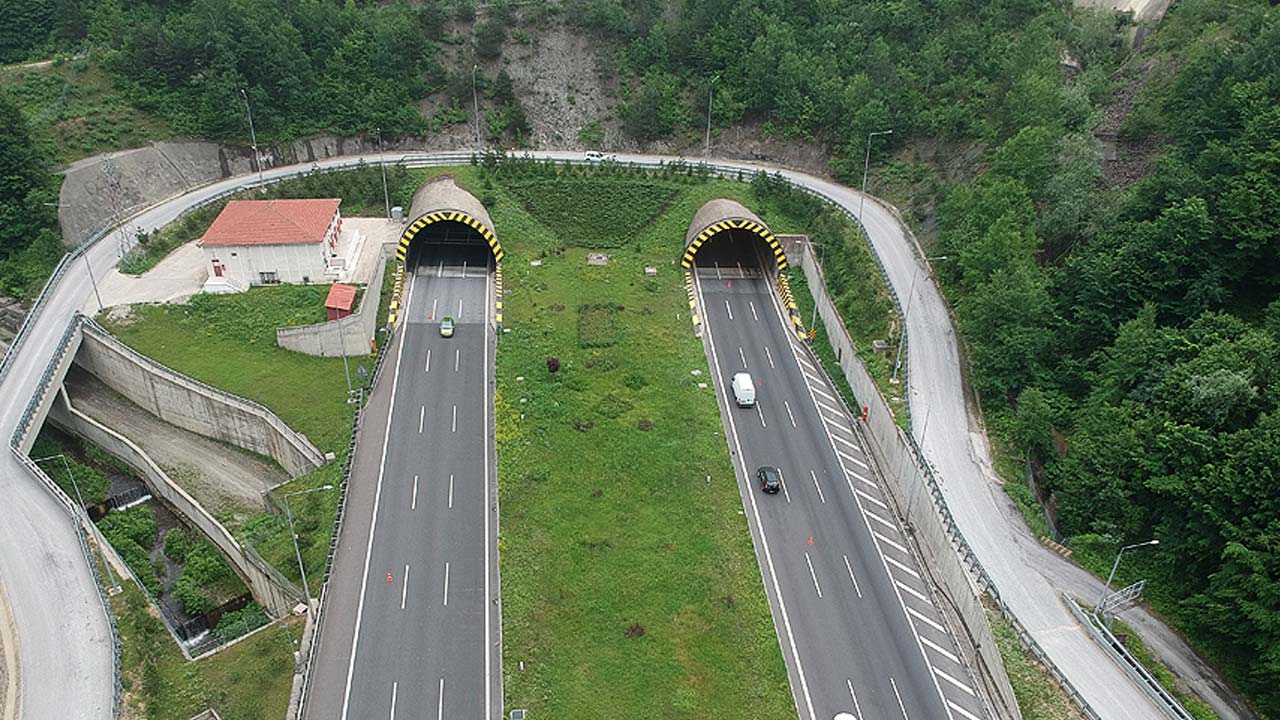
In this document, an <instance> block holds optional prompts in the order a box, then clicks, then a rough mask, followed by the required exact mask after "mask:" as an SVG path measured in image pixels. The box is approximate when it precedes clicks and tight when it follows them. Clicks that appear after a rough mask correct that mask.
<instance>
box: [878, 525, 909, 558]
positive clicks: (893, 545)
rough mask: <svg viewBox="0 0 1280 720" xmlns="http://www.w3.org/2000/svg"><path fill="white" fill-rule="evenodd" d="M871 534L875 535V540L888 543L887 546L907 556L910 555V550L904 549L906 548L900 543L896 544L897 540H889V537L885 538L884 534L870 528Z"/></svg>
mask: <svg viewBox="0 0 1280 720" xmlns="http://www.w3.org/2000/svg"><path fill="white" fill-rule="evenodd" d="M871 534H872V535H875V536H876V539H877V540H879V541H880V542H882V543H884V544H886V545H888V546H889V547H891V548H893V549H894V550H897V551H898V552H900V553H902V554H903V555H907V556H910V555H911V551H910V550H908V549H906V548H905V547H903V546H902V545H900V544H898V542H897V541H896V540H890V539H889V538H887V537H885V536H883V535H881V534H880V533H878V532H876V531H875V530H872V531H871Z"/></svg>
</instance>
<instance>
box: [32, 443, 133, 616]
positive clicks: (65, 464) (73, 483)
mask: <svg viewBox="0 0 1280 720" xmlns="http://www.w3.org/2000/svg"><path fill="white" fill-rule="evenodd" d="M46 460H61V461H62V467H64V468H66V470H67V477H69V478H71V487H72V488H74V489H75V491H76V502H77V503H79V505H78V507H79V508H80V512H82V513H87V512H88V511H86V510H85V509H84V496H82V495H81V494H80V484H79V483H77V482H76V475H75V473H73V472H71V463H69V462H67V456H66V455H63V454H62V453H59V454H57V455H50V456H49V457H42V458H35V459H32V461H31V462H33V463H42V462H45V461H46ZM102 564H103V565H105V566H106V568H107V577H109V578H110V579H111V587H112V590H111V592H113V593H114V592H115V588H118V587H119V586H120V583H118V582H116V574H115V572H114V571H112V569H111V561H110V560H107V559H106V556H105V555H104V556H103V558H102Z"/></svg>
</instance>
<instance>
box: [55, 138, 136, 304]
mask: <svg viewBox="0 0 1280 720" xmlns="http://www.w3.org/2000/svg"><path fill="white" fill-rule="evenodd" d="M108 159H109V158H108ZM43 204H44V205H48V206H49V207H56V208H65V207H71V206H70V205H63V204H61V203H43ZM116 232H122V231H120V230H117V231H116ZM80 257H82V258H84V269H85V270H87V271H89V284H90V285H92V286H93V296H94V297H95V298H97V299H98V310H99V311H101V310H102V308H103V307H104V306H103V304H102V293H100V292H98V280H97V278H95V277H94V276H93V266H92V265H90V264H89V251H88V250H85V251H84V252H82V253H80Z"/></svg>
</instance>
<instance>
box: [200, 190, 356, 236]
mask: <svg viewBox="0 0 1280 720" xmlns="http://www.w3.org/2000/svg"><path fill="white" fill-rule="evenodd" d="M341 202H342V201H341V200H339V199H337V198H325V199H321V200H232V201H231V202H229V203H227V206H226V207H225V208H223V210H222V212H221V213H219V214H218V219H216V220H214V221H213V224H212V225H210V226H209V229H208V230H206V231H205V233H204V237H203V238H201V239H200V244H201V245H202V246H205V247H208V246H220V245H293V244H295V243H318V242H320V241H321V240H324V234H325V231H326V230H328V229H329V224H330V223H332V222H333V216H334V214H335V213H337V212H338V205H339V204H340V203H341Z"/></svg>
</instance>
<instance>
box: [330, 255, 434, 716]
mask: <svg viewBox="0 0 1280 720" xmlns="http://www.w3.org/2000/svg"><path fill="white" fill-rule="evenodd" d="M415 275H416V273H415ZM413 277H414V275H411V276H410V280H409V282H408V284H407V286H406V287H407V289H408V295H409V299H408V300H406V301H405V304H404V315H405V317H409V306H411V305H412V304H413ZM408 327H409V325H408V323H405V325H404V328H405V331H406V332H405V333H404V335H401V336H400V347H399V348H397V349H396V370H395V372H394V373H393V374H392V376H391V405H390V406H389V407H388V408H387V425H386V431H385V432H386V434H385V435H384V436H383V438H382V459H381V460H380V461H379V463H378V484H377V487H376V489H375V490H374V492H373V521H372V522H371V523H370V525H369V544H368V546H366V547H365V551H364V576H363V577H362V578H360V602H358V603H356V630H355V635H354V636H352V638H351V660H349V661H348V662H347V681H346V687H345V688H344V689H343V691H342V720H346V718H347V711H348V709H349V708H350V706H351V678H352V676H354V675H355V671H356V652H357V651H358V650H359V645H360V621H361V620H362V619H363V618H364V595H365V591H366V590H367V589H368V585H369V560H370V558H371V557H372V556H373V533H374V531H375V530H377V529H378V503H379V502H380V501H381V499H382V476H383V473H384V472H385V471H386V468H387V444H388V443H389V442H390V441H391V418H392V417H394V416H395V410H396V386H398V385H399V384H400V359H401V357H402V356H403V355H404V346H405V340H406V339H407V338H406V337H405V336H406V335H408Z"/></svg>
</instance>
